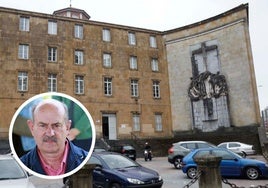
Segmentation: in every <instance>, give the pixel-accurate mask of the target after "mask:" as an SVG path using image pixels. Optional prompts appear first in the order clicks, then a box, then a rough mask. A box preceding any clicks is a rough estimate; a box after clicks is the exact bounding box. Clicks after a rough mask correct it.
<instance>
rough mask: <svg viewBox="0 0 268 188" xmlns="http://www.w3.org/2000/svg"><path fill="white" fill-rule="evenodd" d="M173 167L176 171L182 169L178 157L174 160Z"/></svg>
mask: <svg viewBox="0 0 268 188" xmlns="http://www.w3.org/2000/svg"><path fill="white" fill-rule="evenodd" d="M173 164H174V167H175V168H177V169H181V167H182V159H180V158H179V157H176V158H175V159H174V163H173Z"/></svg>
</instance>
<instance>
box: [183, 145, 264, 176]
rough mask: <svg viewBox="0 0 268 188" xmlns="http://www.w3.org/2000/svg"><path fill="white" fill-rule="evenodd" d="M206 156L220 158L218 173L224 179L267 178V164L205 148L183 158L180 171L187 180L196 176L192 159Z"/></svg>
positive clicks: (195, 166)
mask: <svg viewBox="0 0 268 188" xmlns="http://www.w3.org/2000/svg"><path fill="white" fill-rule="evenodd" d="M206 155H214V156H217V157H222V160H221V163H220V172H221V175H222V176H224V177H242V176H244V177H246V178H248V179H251V180H255V179H258V178H259V177H268V164H267V163H265V162H263V161H259V160H255V159H247V158H243V157H241V156H240V155H238V154H236V153H234V152H232V151H230V150H227V149H222V148H206V149H197V150H194V151H192V152H191V153H189V154H188V155H186V156H185V157H184V158H183V161H182V165H183V167H182V171H183V172H184V173H186V174H187V176H188V177H189V178H194V177H195V176H196V175H197V165H196V163H195V162H194V158H196V157H202V156H206Z"/></svg>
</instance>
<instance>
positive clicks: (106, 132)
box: [102, 114, 117, 140]
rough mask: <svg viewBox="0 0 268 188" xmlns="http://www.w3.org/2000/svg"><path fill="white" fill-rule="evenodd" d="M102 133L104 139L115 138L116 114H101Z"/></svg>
mask: <svg viewBox="0 0 268 188" xmlns="http://www.w3.org/2000/svg"><path fill="white" fill-rule="evenodd" d="M102 135H103V138H104V139H109V140H116V139H117V131H116V115H115V114H103V115H102Z"/></svg>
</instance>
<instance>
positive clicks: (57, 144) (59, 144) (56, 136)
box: [20, 99, 88, 176]
mask: <svg viewBox="0 0 268 188" xmlns="http://www.w3.org/2000/svg"><path fill="white" fill-rule="evenodd" d="M27 124H28V127H29V129H30V131H31V133H32V135H33V137H34V139H35V142H36V147H35V148H34V149H33V150H31V151H29V152H28V153H27V154H25V155H23V156H22V157H21V158H20V159H21V161H22V162H23V163H24V164H25V165H26V166H27V167H28V168H29V169H31V170H33V171H35V172H37V173H39V174H44V175H49V176H57V175H62V174H65V173H67V172H70V171H72V170H74V169H75V168H76V167H78V166H79V165H80V164H81V163H82V162H83V161H84V159H85V158H86V156H87V155H88V152H87V151H85V150H83V149H81V148H79V147H77V146H75V145H74V144H72V143H71V142H70V141H69V140H68V139H67V136H68V134H69V131H70V127H71V120H69V117H68V108H67V106H66V105H65V104H63V103H61V102H60V101H57V100H55V99H46V100H43V101H41V102H40V103H38V104H37V105H36V106H35V107H34V108H33V109H32V120H28V121H27Z"/></svg>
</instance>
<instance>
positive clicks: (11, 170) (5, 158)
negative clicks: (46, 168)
mask: <svg viewBox="0 0 268 188" xmlns="http://www.w3.org/2000/svg"><path fill="white" fill-rule="evenodd" d="M0 187H4V188H35V186H34V185H33V184H32V182H30V180H29V176H28V174H27V172H26V171H25V170H24V169H23V168H21V167H20V165H19V164H18V163H17V161H16V160H15V159H14V158H13V157H12V155H10V154H8V155H0Z"/></svg>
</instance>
